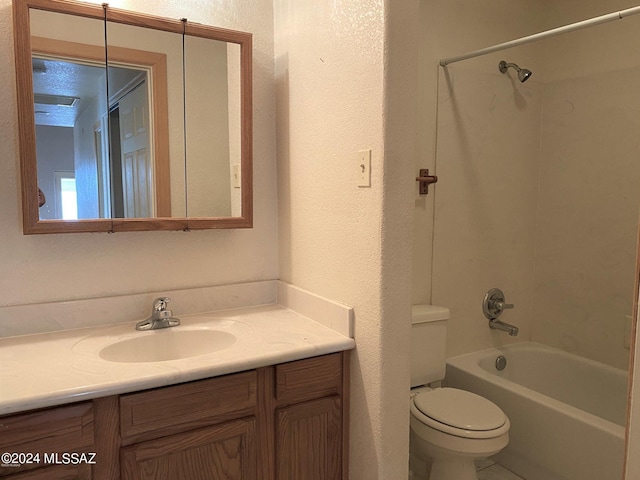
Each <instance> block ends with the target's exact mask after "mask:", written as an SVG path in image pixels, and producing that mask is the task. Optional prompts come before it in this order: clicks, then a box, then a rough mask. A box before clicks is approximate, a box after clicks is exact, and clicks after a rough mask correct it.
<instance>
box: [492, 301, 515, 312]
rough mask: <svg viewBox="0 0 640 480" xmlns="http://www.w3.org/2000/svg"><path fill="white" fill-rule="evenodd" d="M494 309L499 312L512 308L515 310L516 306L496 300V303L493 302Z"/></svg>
mask: <svg viewBox="0 0 640 480" xmlns="http://www.w3.org/2000/svg"><path fill="white" fill-rule="evenodd" d="M493 307H494V308H495V309H497V310H509V309H511V308H514V307H515V305H514V304H513V303H504V301H502V302H501V301H499V300H496V301H495V302H493Z"/></svg>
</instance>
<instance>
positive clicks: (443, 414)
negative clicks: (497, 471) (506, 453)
mask: <svg viewBox="0 0 640 480" xmlns="http://www.w3.org/2000/svg"><path fill="white" fill-rule="evenodd" d="M410 425H411V450H412V454H413V455H418V456H419V457H420V458H421V459H422V460H423V461H424V462H425V464H426V465H429V466H430V469H429V470H430V474H429V476H428V477H423V478H428V479H429V480H477V479H478V476H477V474H476V467H475V462H474V460H475V459H476V458H480V457H488V456H490V455H494V454H496V453H498V452H499V451H500V450H502V449H503V448H504V447H506V446H507V444H508V443H509V428H510V423H509V419H508V417H507V416H506V415H505V414H504V412H503V411H502V410H500V408H499V407H498V406H497V405H495V404H494V403H492V402H490V401H489V400H487V399H486V398H483V397H481V396H479V395H476V394H474V393H471V392H467V391H464V390H458V389H455V388H436V389H431V388H428V387H427V388H425V387H423V388H419V389H414V390H412V393H411V422H410ZM427 473H428V472H423V475H425V474H427ZM416 477H417V478H419V477H420V475H416Z"/></svg>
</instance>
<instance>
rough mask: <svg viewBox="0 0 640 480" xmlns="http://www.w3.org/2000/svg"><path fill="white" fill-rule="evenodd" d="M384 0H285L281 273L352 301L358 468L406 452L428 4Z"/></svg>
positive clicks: (366, 470) (354, 471) (402, 466)
mask: <svg viewBox="0 0 640 480" xmlns="http://www.w3.org/2000/svg"><path fill="white" fill-rule="evenodd" d="M384 3H385V2H382V1H380V0H370V1H355V0H352V1H345V2H333V1H313V2H300V1H297V0H277V1H276V2H275V5H276V9H275V20H276V22H275V25H276V27H275V30H276V92H277V111H276V113H277V124H278V167H279V169H278V180H279V184H278V193H279V208H280V216H279V227H280V271H281V278H282V279H283V280H286V281H289V282H292V283H294V284H295V285H298V286H300V287H302V288H306V289H308V290H311V291H313V292H315V293H318V294H320V295H324V296H327V297H329V298H334V299H336V300H339V301H342V302H344V303H347V304H349V305H351V306H353V307H354V310H355V337H356V342H357V350H356V352H355V354H354V355H353V357H352V358H353V364H352V368H351V395H352V397H351V402H352V403H351V455H350V462H351V466H350V473H351V478H352V479H354V480H365V479H366V480H372V479H401V478H406V477H407V463H408V438H409V436H408V419H409V415H408V395H407V392H408V389H409V363H408V361H409V357H408V351H407V347H408V339H409V318H410V310H409V306H410V288H411V277H410V261H411V235H410V231H411V229H410V225H411V215H410V212H411V206H412V195H413V188H414V183H415V182H414V181H413V178H412V177H411V174H412V171H411V170H412V162H413V152H414V150H413V144H414V139H413V132H414V125H415V123H414V122H413V120H414V116H415V101H414V98H415V95H414V93H415V78H416V77H415V73H412V71H411V70H412V68H415V65H416V62H415V43H412V39H414V38H415V35H416V32H415V27H416V26H417V24H416V20H417V7H418V4H417V2H415V1H409V2H388V4H387V5H386V10H385V5H384ZM391 3H394V5H393V6H392V5H391ZM385 25H386V26H387V31H386V34H385ZM385 48H386V49H387V50H386V51H387V52H389V53H388V56H386V57H385ZM385 72H386V73H385ZM394 87H396V88H394ZM363 149H371V150H372V168H371V188H359V187H357V186H356V178H357V173H358V163H357V161H356V152H358V151H359V150H363Z"/></svg>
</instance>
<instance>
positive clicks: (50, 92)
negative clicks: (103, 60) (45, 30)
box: [32, 57, 140, 127]
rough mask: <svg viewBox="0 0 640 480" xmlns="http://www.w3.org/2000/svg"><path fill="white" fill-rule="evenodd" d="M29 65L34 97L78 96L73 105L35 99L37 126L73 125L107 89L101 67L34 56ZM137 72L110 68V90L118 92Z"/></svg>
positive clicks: (138, 72)
mask: <svg viewBox="0 0 640 480" xmlns="http://www.w3.org/2000/svg"><path fill="white" fill-rule="evenodd" d="M32 64H33V92H34V95H35V98H36V99H38V98H39V97H40V96H59V97H67V98H71V99H72V98H78V99H79V101H77V102H75V103H74V105H72V106H66V105H57V104H55V102H53V104H51V103H50V102H48V103H38V102H37V101H36V102H35V105H34V107H35V114H36V115H35V123H36V125H49V126H56V127H73V126H74V124H75V122H76V120H77V119H78V118H79V117H80V116H81V115H82V113H83V112H84V111H85V109H86V108H87V107H88V106H89V105H91V104H92V103H93V101H94V100H95V99H96V96H97V95H100V94H102V95H104V94H105V92H106V86H105V76H104V70H105V69H104V67H103V66H95V65H88V64H83V63H77V62H72V61H63V60H55V59H46V58H35V57H34V58H33V60H32ZM139 74H140V71H139V70H131V69H124V68H117V67H109V82H110V90H111V88H113V91H117V90H118V89H120V88H122V86H123V85H125V84H127V83H128V82H130V81H131V80H132V78H134V77H136V76H137V75H139ZM60 103H65V102H64V101H61V102H60ZM69 103H70V102H69Z"/></svg>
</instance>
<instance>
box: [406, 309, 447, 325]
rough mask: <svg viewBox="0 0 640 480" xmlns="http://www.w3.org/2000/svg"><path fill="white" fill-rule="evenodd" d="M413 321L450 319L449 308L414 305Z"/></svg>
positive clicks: (413, 322)
mask: <svg viewBox="0 0 640 480" xmlns="http://www.w3.org/2000/svg"><path fill="white" fill-rule="evenodd" d="M411 317H412V318H411V323H412V324H413V325H415V324H416V323H425V322H439V321H442V320H449V309H448V308H447V307H438V306H436V305H414V306H413V308H412V312H411Z"/></svg>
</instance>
